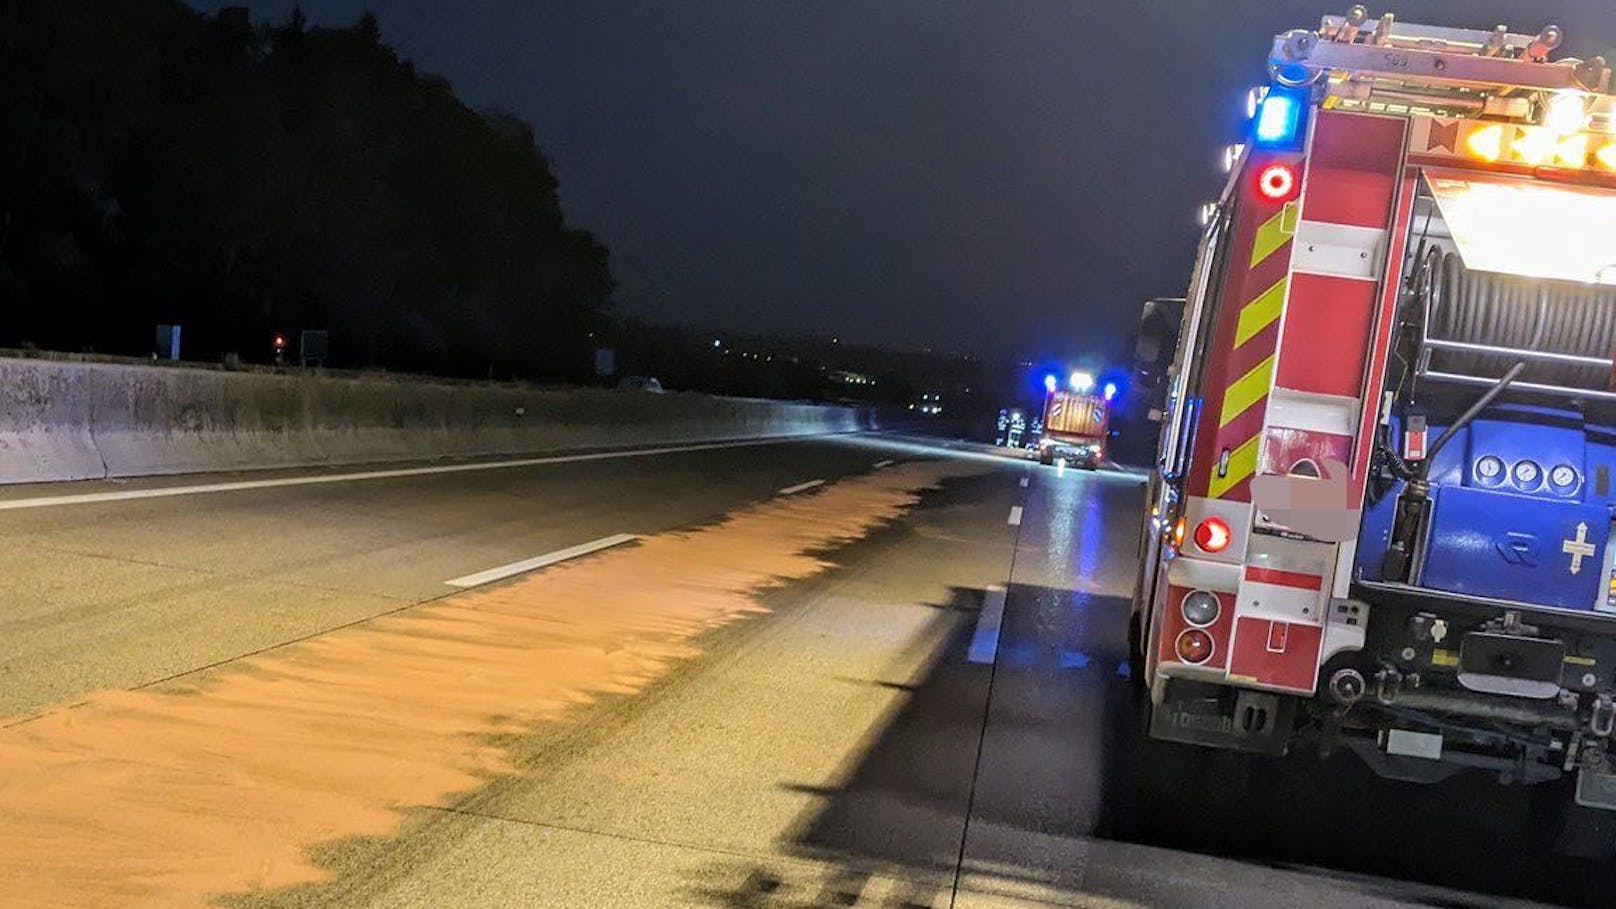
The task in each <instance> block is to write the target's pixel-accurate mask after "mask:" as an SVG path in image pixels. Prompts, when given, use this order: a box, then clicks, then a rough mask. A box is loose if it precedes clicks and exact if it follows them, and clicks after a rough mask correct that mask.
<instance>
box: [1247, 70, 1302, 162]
mask: <svg viewBox="0 0 1616 909" xmlns="http://www.w3.org/2000/svg"><path fill="white" fill-rule="evenodd" d="M1306 109H1307V97H1306V96H1305V95H1304V94H1302V93H1300V92H1296V91H1290V90H1287V89H1283V88H1280V87H1279V86H1277V85H1276V86H1273V87H1272V88H1270V89H1268V91H1267V93H1266V94H1264V95H1263V97H1262V100H1261V101H1259V102H1258V103H1257V114H1256V116H1255V117H1253V118H1252V139H1253V144H1255V145H1257V146H1259V147H1262V148H1296V147H1297V146H1299V145H1300V144H1301V142H1300V141H1299V140H1300V138H1301V132H1302V114H1303V112H1304V111H1305V110H1306Z"/></svg>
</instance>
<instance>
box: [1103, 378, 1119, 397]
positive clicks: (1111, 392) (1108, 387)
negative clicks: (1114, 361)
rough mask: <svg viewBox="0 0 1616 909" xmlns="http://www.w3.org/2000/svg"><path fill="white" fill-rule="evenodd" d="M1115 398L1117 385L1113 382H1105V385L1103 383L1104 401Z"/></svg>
mask: <svg viewBox="0 0 1616 909" xmlns="http://www.w3.org/2000/svg"><path fill="white" fill-rule="evenodd" d="M1116 396H1117V383H1115V382H1107V383H1105V399H1106V400H1107V401H1109V400H1111V399H1112V398H1115V397H1116Z"/></svg>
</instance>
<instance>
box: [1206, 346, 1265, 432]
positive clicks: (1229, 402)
mask: <svg viewBox="0 0 1616 909" xmlns="http://www.w3.org/2000/svg"><path fill="white" fill-rule="evenodd" d="M1273 381H1274V357H1273V355H1272V354H1270V355H1268V357H1267V358H1265V359H1264V360H1263V361H1262V362H1261V363H1258V364H1257V365H1256V366H1253V367H1252V368H1251V371H1249V372H1247V373H1246V374H1245V375H1243V376H1241V377H1240V378H1238V379H1235V380H1234V383H1233V384H1231V385H1230V386H1229V390H1228V391H1226V392H1224V393H1223V412H1222V413H1221V414H1219V415H1218V428H1220V429H1221V428H1223V427H1225V426H1228V425H1229V423H1230V422H1232V421H1233V420H1234V418H1235V417H1238V416H1240V415H1241V414H1243V413H1245V412H1246V408H1248V407H1250V406H1251V405H1253V404H1256V403H1257V402H1258V401H1261V400H1262V399H1263V398H1265V397H1267V396H1268V390H1269V389H1270V388H1272V387H1273Z"/></svg>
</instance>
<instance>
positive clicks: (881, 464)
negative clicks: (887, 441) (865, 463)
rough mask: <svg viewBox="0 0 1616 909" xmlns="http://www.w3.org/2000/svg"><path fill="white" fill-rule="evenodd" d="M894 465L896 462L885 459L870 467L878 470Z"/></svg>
mask: <svg viewBox="0 0 1616 909" xmlns="http://www.w3.org/2000/svg"><path fill="white" fill-rule="evenodd" d="M894 463H896V462H895V461H893V460H892V459H891V458H887V459H886V460H884V461H876V462H875V464H873V465H871V466H873V467H874V468H875V469H876V470H880V469H881V468H883V467H891V466H892V465H893V464H894Z"/></svg>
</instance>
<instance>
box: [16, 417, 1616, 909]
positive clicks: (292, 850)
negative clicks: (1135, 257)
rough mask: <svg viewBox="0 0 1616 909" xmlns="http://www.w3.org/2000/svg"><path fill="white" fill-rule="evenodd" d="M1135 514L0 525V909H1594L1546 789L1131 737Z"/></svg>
mask: <svg viewBox="0 0 1616 909" xmlns="http://www.w3.org/2000/svg"><path fill="white" fill-rule="evenodd" d="M877 465H880V466H879V467H878V466H877ZM225 479H229V478H225ZM814 480H825V481H826V482H825V483H823V484H820V485H814V486H808V487H806V488H802V489H800V490H798V491H795V492H792V493H790V494H781V490H788V489H792V488H793V487H802V486H803V484H805V483H809V482H811V481H814ZM165 482H179V481H152V482H150V483H136V484H130V486H128V487H123V488H149V487H159V488H160V487H162V486H163V485H164V483H165ZM187 482H188V481H187ZM92 487H93V490H104V489H107V488H110V487H109V486H108V484H82V485H81V486H76V487H74V488H72V489H67V490H64V489H61V488H55V487H53V488H51V489H50V490H7V491H5V494H4V495H3V496H0V502H3V501H6V500H11V499H16V498H22V497H28V496H31V495H40V494H44V493H46V492H48V493H49V494H53V495H54V494H60V493H62V492H64V491H66V492H75V491H93V490H92ZM1139 502H1140V492H1139V478H1138V477H1137V476H1134V475H1131V474H1127V473H1122V472H1100V473H1090V472H1086V471H1075V470H1057V469H1054V468H1042V467H1039V466H1037V465H1036V464H1028V463H1026V462H1019V461H1006V460H1002V459H995V458H992V457H983V456H980V455H972V454H969V453H966V452H962V451H960V450H959V449H958V448H957V447H955V448H954V449H953V450H948V451H944V450H941V449H932V448H927V447H926V446H924V445H918V444H912V443H899V442H895V441H892V440H880V439H868V438H866V439H860V440H847V439H842V440H818V441H812V442H799V443H792V444H782V445H770V446H756V447H737V448H728V449H713V450H704V451H693V452H685V453H672V454H666V455H659V456H657V457H654V458H626V459H604V460H600V461H592V462H585V463H568V464H552V465H535V466H531V467H520V468H508V469H498V470H489V471H479V472H475V473H462V474H441V475H426V476H414V477H400V478H395V479H377V480H370V481H364V482H354V483H337V484H327V485H320V486H287V487H272V488H263V489H255V490H242V491H232V492H217V493H205V494H198V495H194V496H176V497H168V498H152V499H131V500H114V501H108V502H97V503H89V504H77V505H70V506H65V507H52V508H38V509H28V510H15V511H0V534H3V535H4V537H5V540H6V542H7V544H8V545H7V547H6V553H5V555H4V556H0V558H3V559H4V560H5V564H4V565H0V568H3V569H5V570H7V571H8V576H9V578H10V579H11V580H10V582H8V584H7V585H6V586H5V588H4V589H3V591H0V632H4V634H3V635H0V672H3V673H4V675H3V676H0V677H3V678H4V679H5V680H6V685H5V686H4V692H3V696H4V699H5V701H4V706H3V707H0V713H6V714H10V715H13V716H15V717H17V718H18V719H17V720H14V721H12V722H11V723H10V724H9V725H8V726H7V727H6V728H5V729H3V730H0V771H5V772H4V773H3V774H0V780H3V781H0V847H3V848H0V856H5V857H4V858H0V905H4V906H13V905H15V906H58V905H59V906H74V905H105V906H170V905H174V906H182V905H219V904H224V905H232V906H247V907H339V906H340V907H442V906H475V907H485V906H486V907H517V906H522V907H530V906H544V907H552V906H554V907H602V909H608V907H613V909H614V907H664V906H666V907H674V906H713V907H759V909H767V907H808V906H875V907H946V906H957V907H1031V906H1045V905H1065V906H1229V907H1245V906H1258V907H1266V906H1275V907H1278V906H1400V905H1414V906H1420V905H1432V906H1503V905H1519V904H1520V903H1518V902H1516V901H1517V900H1527V899H1536V900H1541V901H1545V902H1550V903H1564V904H1572V905H1589V906H1600V905H1616V897H1613V896H1612V894H1616V877H1613V875H1612V874H1611V872H1610V871H1609V869H1608V868H1605V867H1602V866H1597V865H1593V864H1591V863H1583V862H1574V861H1569V860H1563V859H1557V858H1555V857H1553V855H1552V854H1551V852H1550V849H1549V844H1548V842H1547V841H1548V839H1550V837H1548V836H1547V834H1546V833H1545V829H1544V823H1543V814H1544V813H1543V812H1542V811H1541V810H1540V809H1541V803H1542V802H1544V801H1546V799H1545V798H1544V796H1543V794H1542V793H1540V792H1534V791H1532V790H1522V789H1500V788H1498V787H1497V786H1495V785H1494V784H1493V783H1492V782H1491V781H1490V780H1486V779H1484V778H1468V777H1461V778H1459V779H1456V780H1453V781H1450V782H1449V783H1446V784H1442V785H1440V786H1434V787H1416V786H1409V785H1402V784H1392V783H1387V782H1384V781H1380V780H1377V779H1375V778H1374V777H1373V776H1372V775H1371V774H1369V773H1368V771H1367V770H1365V769H1363V768H1362V767H1360V766H1358V765H1357V764H1356V763H1355V761H1354V759H1352V758H1351V757H1350V756H1347V755H1342V756H1338V757H1336V758H1333V759H1331V760H1330V761H1328V762H1320V761H1318V760H1317V759H1316V758H1314V757H1312V756H1301V755H1298V756H1293V757H1292V758H1288V759H1285V760H1282V761H1269V760H1262V759H1255V760H1254V759H1244V758H1240V757H1237V756H1230V755H1222V754H1215V753H1206V752H1199V751H1194V750H1191V749H1183V748H1178V747H1174V746H1162V745H1149V746H1147V745H1145V744H1143V743H1141V742H1140V740H1139V737H1138V735H1137V732H1136V723H1135V706H1134V704H1135V698H1136V691H1135V686H1134V684H1133V680H1132V679H1131V678H1129V675H1128V664H1127V659H1126V644H1125V638H1126V634H1125V628H1126V618H1127V612H1128V602H1127V595H1128V594H1129V593H1130V592H1131V589H1132V585H1133V577H1134V574H1133V573H1134V562H1133V547H1134V541H1135V539H1136V533H1137V527H1138V524H1137V521H1138V512H1139ZM618 534H628V535H633V536H634V537H635V539H634V540H632V541H628V542H626V543H623V544H622V545H615V546H612V547H610V548H603V549H602V550H600V551H599V552H596V553H594V554H592V555H588V556H585V557H582V558H579V559H576V560H573V561H568V562H565V563H562V564H560V565H557V566H552V567H549V568H544V569H542V570H539V571H536V572H532V573H527V574H517V575H513V576H511V577H509V578H505V579H502V580H498V581H494V582H492V583H490V584H488V585H486V586H483V587H476V588H472V589H470V590H464V591H462V590H460V589H459V588H456V587H451V586H448V585H447V583H446V582H447V581H450V580H453V579H457V578H463V577H466V576H468V575H474V574H476V573H478V572H483V571H487V570H489V569H493V568H498V567H500V566H504V565H508V564H515V563H520V562H522V561H523V560H530V559H533V558H534V557H535V556H540V555H542V554H544V553H549V552H554V551H558V550H564V549H566V548H567V547H573V546H577V545H579V544H580V543H588V542H590V541H595V540H603V539H609V538H611V537H612V536H613V535H618ZM87 894H93V897H94V898H87Z"/></svg>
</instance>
